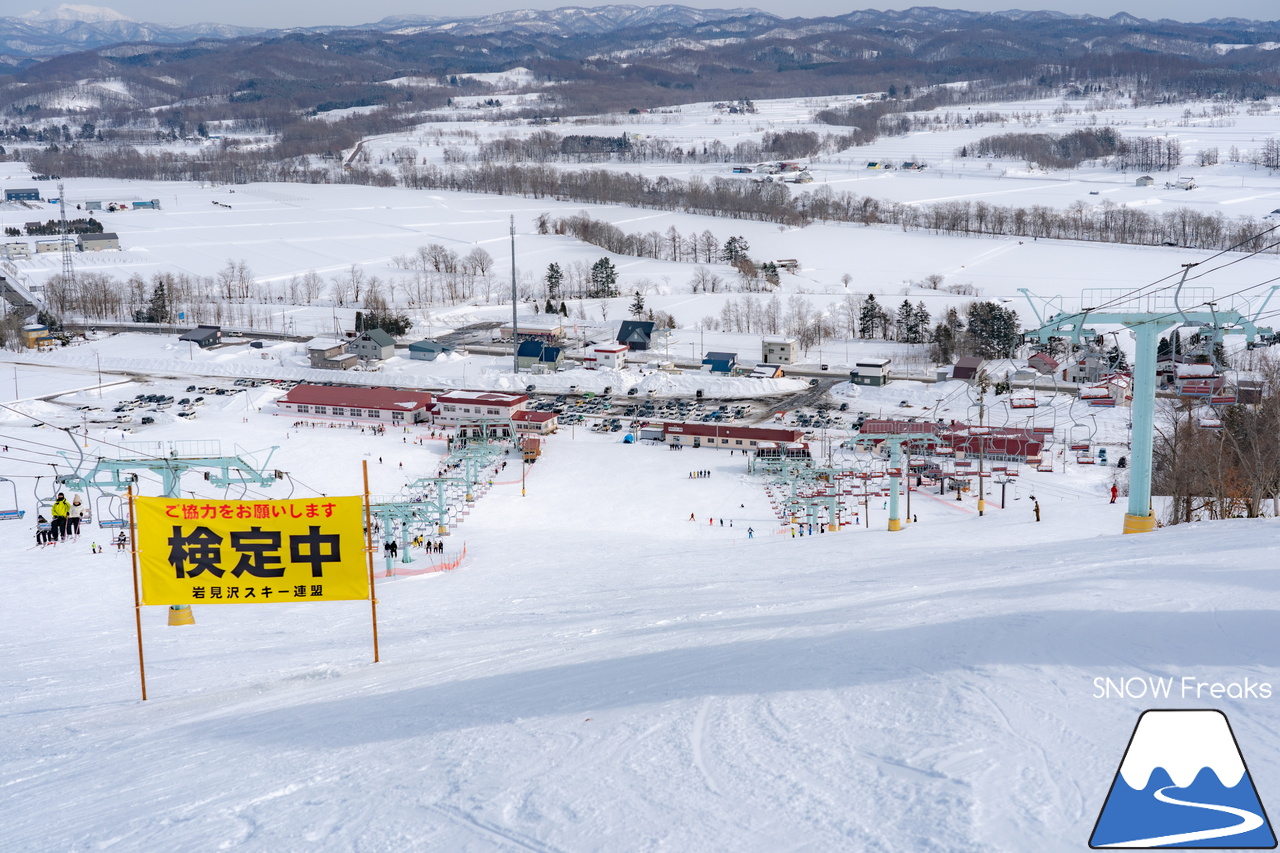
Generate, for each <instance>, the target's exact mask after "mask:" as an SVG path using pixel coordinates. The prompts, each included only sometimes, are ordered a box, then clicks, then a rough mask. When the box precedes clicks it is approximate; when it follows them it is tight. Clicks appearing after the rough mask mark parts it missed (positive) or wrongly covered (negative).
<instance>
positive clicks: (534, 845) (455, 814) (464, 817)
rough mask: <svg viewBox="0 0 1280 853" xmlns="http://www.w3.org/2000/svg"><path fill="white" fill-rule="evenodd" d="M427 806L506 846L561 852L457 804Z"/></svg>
mask: <svg viewBox="0 0 1280 853" xmlns="http://www.w3.org/2000/svg"><path fill="white" fill-rule="evenodd" d="M427 808H428V809H430V810H431V811H433V812H435V813H436V814H439V815H442V816H444V817H446V818H448V819H449V820H451V821H452V822H454V823H458V824H461V825H463V826H465V827H467V828H468V829H472V830H475V831H476V832H477V833H479V834H481V835H483V836H484V837H486V838H488V839H490V840H493V841H497V842H498V843H500V844H503V845H504V846H506V847H508V848H514V849H517V850H531V851H533V853H563V851H562V850H561V848H559V847H552V846H551V845H549V844H545V843H543V842H541V841H538V840H537V839H535V838H530V837H529V836H527V835H524V834H522V833H519V832H516V831H515V830H513V829H511V828H510V827H506V826H502V825H501V824H499V823H495V822H494V821H491V820H485V819H484V818H480V817H477V816H476V815H474V814H472V813H471V812H468V811H464V810H462V809H460V808H458V807H457V806H449V805H445V804H443V803H433V804H431V805H429V806H427Z"/></svg>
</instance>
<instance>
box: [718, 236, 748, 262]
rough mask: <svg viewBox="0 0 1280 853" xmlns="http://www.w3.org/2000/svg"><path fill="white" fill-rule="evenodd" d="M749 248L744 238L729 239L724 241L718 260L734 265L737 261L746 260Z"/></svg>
mask: <svg viewBox="0 0 1280 853" xmlns="http://www.w3.org/2000/svg"><path fill="white" fill-rule="evenodd" d="M750 249H751V246H750V245H749V244H748V243H747V238H745V237H730V238H729V239H728V240H725V241H724V245H723V246H721V247H720V260H722V261H724V262H725V263H726V264H736V263H738V262H739V261H745V260H747V259H748V257H749V256H748V255H747V252H748V251H749V250H750Z"/></svg>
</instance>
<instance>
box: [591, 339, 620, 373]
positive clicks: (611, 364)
mask: <svg viewBox="0 0 1280 853" xmlns="http://www.w3.org/2000/svg"><path fill="white" fill-rule="evenodd" d="M630 349H631V347H629V346H628V345H626V344H616V343H613V342H608V343H603V344H596V345H595V346H593V347H592V348H591V351H590V352H589V353H587V355H586V356H584V357H583V359H582V366H583V367H585V368H586V369H587V370H595V369H596V368H600V367H608V368H613V369H614V370H621V369H622V368H624V367H626V366H627V351H628V350H630Z"/></svg>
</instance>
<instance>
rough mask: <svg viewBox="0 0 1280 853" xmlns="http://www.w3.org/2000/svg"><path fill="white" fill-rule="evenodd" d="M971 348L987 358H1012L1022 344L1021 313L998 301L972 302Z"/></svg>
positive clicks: (968, 313) (969, 335)
mask: <svg viewBox="0 0 1280 853" xmlns="http://www.w3.org/2000/svg"><path fill="white" fill-rule="evenodd" d="M965 313H966V315H967V318H968V321H969V334H968V336H967V338H966V345H967V347H966V348H967V349H968V350H969V351H970V352H972V353H973V354H974V355H977V356H981V357H983V358H1009V357H1011V356H1012V355H1013V354H1014V352H1015V351H1017V349H1018V347H1019V346H1021V345H1022V326H1021V324H1020V323H1019V321H1018V315H1017V314H1015V313H1014V312H1013V311H1010V310H1009V309H1007V308H1003V307H1001V306H1000V305H998V304H996V303H995V302H970V303H969V306H968V309H967V310H966V312H965Z"/></svg>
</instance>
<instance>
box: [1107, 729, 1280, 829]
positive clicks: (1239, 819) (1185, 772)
mask: <svg viewBox="0 0 1280 853" xmlns="http://www.w3.org/2000/svg"><path fill="white" fill-rule="evenodd" d="M1089 846H1090V847H1091V848H1093V849H1095V850H1112V849H1120V848H1126V849H1146V850H1150V849H1153V848H1164V847H1179V848H1185V849H1200V850H1223V849H1231V850H1272V849H1274V848H1275V847H1276V836H1275V833H1274V832H1272V830H1271V822H1270V821H1269V820H1267V813H1266V810H1264V809H1263V807H1262V801H1261V800H1260V799H1259V798H1258V792H1257V790H1256V789H1255V788H1254V787H1253V778H1252V777H1251V776H1250V775H1249V768H1248V767H1246V766H1245V763H1244V755H1243V754H1242V753H1241V752H1240V746H1239V744H1238V743H1236V738H1235V735H1234V734H1233V733H1232V731H1231V724H1230V723H1228V722H1227V717H1226V715H1225V714H1223V713H1222V712H1221V711H1199V710H1179V711H1165V710H1158V711H1144V712H1143V714H1142V716H1141V717H1139V718H1138V724H1137V725H1136V726H1135V727H1134V729H1133V735H1132V736H1131V737H1130V738H1129V746H1128V747H1127V748H1126V749H1125V752H1124V758H1123V759H1121V761H1120V769H1119V770H1118V771H1116V778H1115V779H1114V781H1112V783H1111V790H1110V791H1109V792H1108V793H1107V801H1106V802H1105V803H1104V804H1103V806H1102V812H1101V813H1100V814H1099V815H1098V822H1097V823H1096V824H1095V825H1094V827H1093V835H1092V836H1091V837H1090V839H1089Z"/></svg>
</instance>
